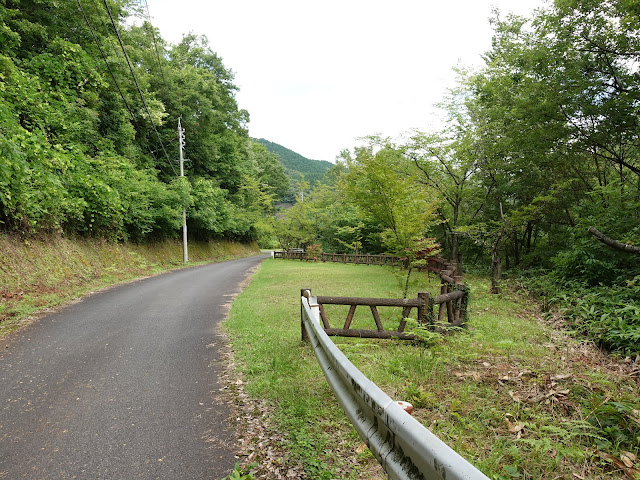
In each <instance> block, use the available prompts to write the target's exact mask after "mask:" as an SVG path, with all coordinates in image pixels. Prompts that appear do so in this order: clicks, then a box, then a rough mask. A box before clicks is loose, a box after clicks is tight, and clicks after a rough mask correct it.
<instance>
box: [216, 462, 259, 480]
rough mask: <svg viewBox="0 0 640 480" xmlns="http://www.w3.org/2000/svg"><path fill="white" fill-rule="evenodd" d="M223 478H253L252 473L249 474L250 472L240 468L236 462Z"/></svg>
mask: <svg viewBox="0 0 640 480" xmlns="http://www.w3.org/2000/svg"><path fill="white" fill-rule="evenodd" d="M223 480H253V475H251V473H248V472H247V471H246V470H245V469H243V468H240V466H239V465H238V464H237V463H236V466H235V468H234V469H233V472H231V473H230V474H229V475H228V476H226V477H224V479H223Z"/></svg>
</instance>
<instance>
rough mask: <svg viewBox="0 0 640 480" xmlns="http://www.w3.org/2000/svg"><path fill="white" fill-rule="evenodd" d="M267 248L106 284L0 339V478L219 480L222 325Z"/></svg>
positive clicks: (224, 461)
mask: <svg viewBox="0 0 640 480" xmlns="http://www.w3.org/2000/svg"><path fill="white" fill-rule="evenodd" d="M262 258H264V257H253V258H247V259H241V260H234V261H229V262H223V263H217V264H212V265H206V266H202V267H195V268H189V269H185V270H179V271H176V272H172V273H168V274H164V275H159V276H157V277H152V278H148V279H144V280H140V281H137V282H133V283H130V284H127V285H122V286H119V287H115V288H111V289H108V290H105V291H102V292H99V293H96V294H93V295H90V296H89V297H87V298H86V299H84V300H83V301H81V302H79V303H76V304H73V305H70V306H68V307H66V308H64V309H62V310H61V311H59V312H58V313H55V314H52V315H48V316H46V317H44V318H42V319H40V320H38V321H37V322H35V323H34V324H32V325H30V326H29V327H26V328H25V329H23V330H22V331H20V332H19V333H17V334H14V335H12V336H11V337H10V338H9V339H4V340H0V356H1V357H0V479H1V480H5V479H7V480H14V479H22V478H27V479H33V480H36V479H56V480H62V479H74V478H77V479H89V480H99V479H100V480H102V479H118V480H128V479H140V478H142V479H172V480H173V479H185V480H191V479H220V478H222V477H224V476H225V475H227V474H228V473H229V472H230V471H231V470H232V469H233V466H234V464H235V462H236V461H237V459H236V458H235V456H234V452H233V442H234V434H233V431H232V430H233V426H231V427H230V426H229V422H228V415H229V413H230V412H229V406H228V405H227V404H226V403H225V402H224V401H223V400H222V399H221V398H219V390H220V385H219V383H218V374H219V370H220V367H221V358H220V356H221V355H220V352H219V351H218V348H217V347H218V346H219V345H220V344H221V343H222V338H221V337H220V336H219V334H218V330H217V325H218V323H219V322H220V320H222V319H224V318H225V316H226V313H227V306H228V304H229V303H230V301H231V300H232V298H233V295H234V294H236V293H237V292H238V291H239V290H240V283H241V281H242V280H243V279H244V278H245V276H246V274H247V272H248V271H249V270H250V269H251V267H253V266H255V265H257V264H258V263H259V262H260V261H261V260H262Z"/></svg>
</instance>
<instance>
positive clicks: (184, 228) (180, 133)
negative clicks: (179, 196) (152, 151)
mask: <svg viewBox="0 0 640 480" xmlns="http://www.w3.org/2000/svg"><path fill="white" fill-rule="evenodd" d="M181 118H182V117H178V139H179V140H180V142H179V143H180V176H181V177H184V157H183V155H182V148H183V147H184V145H185V142H184V129H183V128H182V125H181V124H180V119H181ZM182 259H183V261H184V263H188V262H189V250H188V248H187V207H186V205H184V204H183V205H182Z"/></svg>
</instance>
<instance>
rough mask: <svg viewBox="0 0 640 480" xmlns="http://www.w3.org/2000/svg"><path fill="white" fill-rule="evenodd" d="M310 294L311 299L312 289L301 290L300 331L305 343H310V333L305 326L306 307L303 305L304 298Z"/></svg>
mask: <svg viewBox="0 0 640 480" xmlns="http://www.w3.org/2000/svg"><path fill="white" fill-rule="evenodd" d="M307 292H309V293H308V295H309V297H311V289H309V288H302V289H300V331H301V339H302V341H303V342H308V341H309V332H307V327H305V326H304V305H302V302H303V301H304V300H302V297H305V296H306V295H305V294H306V293H307Z"/></svg>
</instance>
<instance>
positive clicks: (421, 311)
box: [418, 292, 429, 324]
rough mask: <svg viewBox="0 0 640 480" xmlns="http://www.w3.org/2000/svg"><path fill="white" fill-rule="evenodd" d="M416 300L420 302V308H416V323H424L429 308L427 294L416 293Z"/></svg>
mask: <svg viewBox="0 0 640 480" xmlns="http://www.w3.org/2000/svg"><path fill="white" fill-rule="evenodd" d="M418 300H420V306H419V307H418V323H420V324H423V323H426V319H427V313H425V312H426V311H427V309H428V308H429V293H427V292H418Z"/></svg>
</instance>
